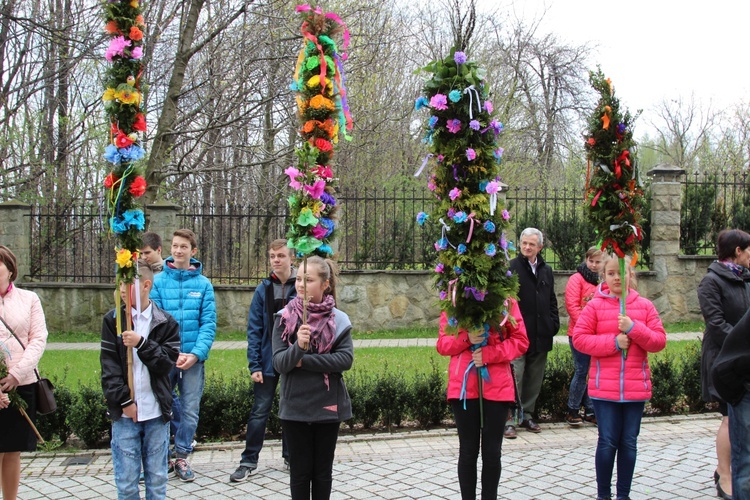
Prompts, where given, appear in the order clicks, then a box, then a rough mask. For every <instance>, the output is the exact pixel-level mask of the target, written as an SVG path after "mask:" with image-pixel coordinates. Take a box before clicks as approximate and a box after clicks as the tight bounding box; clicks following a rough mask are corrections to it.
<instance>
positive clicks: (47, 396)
mask: <svg viewBox="0 0 750 500" xmlns="http://www.w3.org/2000/svg"><path fill="white" fill-rule="evenodd" d="M0 321H2V322H3V325H5V328H7V329H8V331H9V332H10V334H11V335H13V338H14V339H16V341H18V343H19V344H20V345H21V347H22V348H23V350H24V351H25V350H26V346H25V345H23V342H21V339H19V338H18V336H17V335H16V334H15V332H14V331H13V329H12V328H11V327H10V326H9V325H8V323H6V322H5V320H4V319H3V318H2V317H0ZM34 375H36V390H35V392H36V412H37V414H39V415H47V414H49V413H52V412H53V411H55V410H57V401H55V386H54V385H52V382H50V380H49V379H48V378H42V377H41V376H39V370H37V369H36V368H34Z"/></svg>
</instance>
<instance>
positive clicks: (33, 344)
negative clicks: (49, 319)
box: [0, 285, 47, 385]
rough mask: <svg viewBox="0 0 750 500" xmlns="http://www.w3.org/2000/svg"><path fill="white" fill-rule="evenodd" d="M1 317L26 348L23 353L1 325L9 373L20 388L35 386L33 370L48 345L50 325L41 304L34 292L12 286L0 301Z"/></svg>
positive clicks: (0, 345)
mask: <svg viewBox="0 0 750 500" xmlns="http://www.w3.org/2000/svg"><path fill="white" fill-rule="evenodd" d="M0 316H2V317H3V319H4V320H5V322H6V323H8V326H10V327H11V328H12V329H13V333H15V334H16V336H17V337H18V338H19V339H20V340H21V342H23V344H24V345H25V346H26V350H25V351H24V350H23V348H22V347H21V345H20V344H19V343H18V341H17V340H16V339H15V338H14V337H13V336H12V335H11V334H10V332H9V331H8V329H7V328H6V327H5V325H4V324H3V323H2V322H0V341H2V344H0V350H2V355H5V356H7V355H8V352H6V349H7V350H8V351H9V352H10V359H9V360H7V361H8V372H9V373H10V374H11V375H13V376H14V377H15V378H16V380H18V385H27V384H33V383H34V382H36V375H34V368H36V367H37V365H38V364H39V360H40V359H41V358H42V354H43V353H44V347H45V346H46V345H47V323H46V321H45V320H44V311H43V310H42V303H41V302H40V301H39V297H38V296H37V294H35V293H34V292H30V291H28V290H21V289H20V288H18V287H17V286H15V285H13V286H12V287H11V288H10V290H8V293H7V294H5V297H0Z"/></svg>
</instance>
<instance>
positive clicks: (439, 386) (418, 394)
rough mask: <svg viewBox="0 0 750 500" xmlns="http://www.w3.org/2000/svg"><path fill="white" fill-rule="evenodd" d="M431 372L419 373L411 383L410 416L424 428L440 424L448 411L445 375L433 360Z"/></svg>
mask: <svg viewBox="0 0 750 500" xmlns="http://www.w3.org/2000/svg"><path fill="white" fill-rule="evenodd" d="M431 364H432V371H431V372H430V373H418V374H417V375H416V376H415V377H414V382H413V383H412V384H411V395H410V396H409V398H408V400H409V416H410V417H411V418H413V419H414V420H416V421H417V422H419V426H420V427H421V428H422V429H427V428H428V427H430V426H431V425H440V422H441V421H442V420H443V419H444V418H445V415H446V414H447V412H448V400H447V399H446V382H445V375H443V374H441V373H440V370H438V367H437V365H436V364H435V362H434V361H431Z"/></svg>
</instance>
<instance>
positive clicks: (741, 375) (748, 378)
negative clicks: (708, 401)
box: [711, 309, 750, 405]
mask: <svg viewBox="0 0 750 500" xmlns="http://www.w3.org/2000/svg"><path fill="white" fill-rule="evenodd" d="M711 380H712V381H713V384H714V389H716V392H718V393H719V396H721V397H722V399H723V400H724V401H726V402H727V403H729V404H732V405H734V404H737V403H739V402H740V400H741V399H742V398H743V397H744V396H745V391H747V390H750V309H748V311H747V312H746V313H745V315H744V316H743V317H742V319H740V321H739V322H738V323H737V324H736V325H734V328H732V331H731V332H729V335H727V338H726V340H725V341H724V346H723V347H722V348H721V351H720V352H719V355H718V356H717V357H716V361H714V366H713V369H712V370H711Z"/></svg>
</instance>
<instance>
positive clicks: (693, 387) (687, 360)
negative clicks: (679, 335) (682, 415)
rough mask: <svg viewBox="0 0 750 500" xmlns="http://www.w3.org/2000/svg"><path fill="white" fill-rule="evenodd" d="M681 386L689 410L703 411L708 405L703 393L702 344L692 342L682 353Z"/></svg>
mask: <svg viewBox="0 0 750 500" xmlns="http://www.w3.org/2000/svg"><path fill="white" fill-rule="evenodd" d="M680 362H681V363H680V387H681V388H682V393H683V394H684V395H685V404H686V405H687V407H688V410H689V411H702V410H703V409H704V408H705V407H706V403H705V402H704V401H703V397H702V395H701V345H700V342H690V345H688V347H687V348H686V349H685V350H684V351H683V352H682V353H680Z"/></svg>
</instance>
